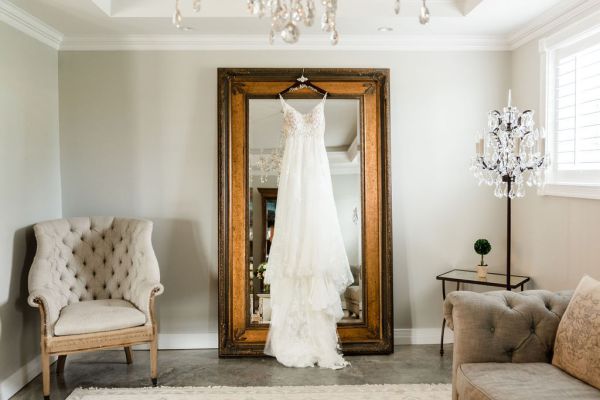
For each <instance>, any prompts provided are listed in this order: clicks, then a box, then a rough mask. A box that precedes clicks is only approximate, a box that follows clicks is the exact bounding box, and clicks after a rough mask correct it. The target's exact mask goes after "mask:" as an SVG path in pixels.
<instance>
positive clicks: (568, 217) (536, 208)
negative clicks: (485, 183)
mask: <svg viewBox="0 0 600 400" xmlns="http://www.w3.org/2000/svg"><path fill="white" fill-rule="evenodd" d="M540 71H541V69H540V52H539V50H538V41H537V40H536V41H532V42H530V43H528V44H526V45H525V46H523V47H520V48H519V49H517V50H515V51H514V52H513V57H512V87H513V99H514V103H515V104H516V105H517V106H519V107H521V108H533V109H536V110H538V111H540V113H541V110H540V107H541V101H540V81H541V76H540V74H541V72H540ZM537 123H538V124H543V121H539V119H538V121H537ZM513 226H514V236H513V246H514V253H513V261H514V264H515V268H516V269H517V271H519V272H522V273H525V274H528V275H531V276H532V277H533V283H534V285H535V287H537V288H542V289H549V290H559V289H574V288H575V286H576V285H577V282H579V280H580V279H581V277H582V276H583V275H584V274H589V275H591V276H593V277H595V278H596V279H600V245H599V243H600V242H599V238H600V201H599V200H585V199H577V198H567V197H553V196H538V195H537V193H536V191H535V190H532V189H530V190H528V193H527V196H526V197H525V198H524V199H518V200H516V201H515V206H514V213H513Z"/></svg>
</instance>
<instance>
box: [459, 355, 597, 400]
mask: <svg viewBox="0 0 600 400" xmlns="http://www.w3.org/2000/svg"><path fill="white" fill-rule="evenodd" d="M456 390H457V393H458V399H459V400H463V399H465V400H467V399H468V400H491V399H501V400H533V399H544V400H564V399H578V400H599V399H600V391H598V390H597V389H595V388H593V387H592V386H589V385H587V384H585V383H583V382H581V381H580V380H578V379H575V378H573V377H572V376H570V375H569V374H567V373H565V372H563V371H561V370H560V369H558V368H556V367H554V366H552V365H551V364H546V363H522V364H518V363H477V364H462V365H460V367H458V370H457V374H456Z"/></svg>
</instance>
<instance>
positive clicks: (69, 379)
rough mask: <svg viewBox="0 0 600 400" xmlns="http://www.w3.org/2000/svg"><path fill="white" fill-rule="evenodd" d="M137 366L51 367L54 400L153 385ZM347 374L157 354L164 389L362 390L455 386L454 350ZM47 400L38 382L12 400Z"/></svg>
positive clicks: (141, 356) (119, 357)
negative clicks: (91, 390) (82, 390)
mask: <svg viewBox="0 0 600 400" xmlns="http://www.w3.org/2000/svg"><path fill="white" fill-rule="evenodd" d="M133 357H134V359H133V364H131V365H127V364H126V363H125V353H124V352H122V351H99V352H95V353H84V354H79V355H73V356H70V357H69V358H67V364H66V367H65V373H64V376H62V377H57V376H56V374H55V373H54V368H55V366H52V378H51V385H52V392H51V399H52V400H62V399H65V398H66V397H67V396H68V395H69V394H70V393H71V392H72V391H73V389H75V388H77V387H91V386H95V387H143V386H149V385H150V374H149V373H150V365H149V357H148V352H147V351H135V352H134V356H133ZM346 359H347V360H348V361H349V362H350V363H351V364H352V366H351V367H349V368H345V369H343V370H338V371H331V370H323V369H319V368H305V369H296V368H286V367H283V366H281V365H280V364H278V363H277V361H275V360H274V359H273V358H234V359H231V358H230V359H219V357H218V356H217V351H216V350H163V351H159V354H158V360H159V361H158V365H159V377H158V383H159V385H165V386H282V385H361V384H384V383H389V384H393V383H450V382H451V381H452V372H451V367H452V345H447V346H446V355H445V356H444V357H440V355H439V347H438V346H436V345H420V346H396V348H395V352H394V354H391V355H387V356H348V357H346ZM28 399H35V400H41V399H42V381H41V376H38V377H37V378H35V379H34V380H33V381H31V382H30V383H29V384H27V386H25V387H24V388H23V389H21V391H19V392H18V393H17V394H16V395H15V396H13V397H12V400H28Z"/></svg>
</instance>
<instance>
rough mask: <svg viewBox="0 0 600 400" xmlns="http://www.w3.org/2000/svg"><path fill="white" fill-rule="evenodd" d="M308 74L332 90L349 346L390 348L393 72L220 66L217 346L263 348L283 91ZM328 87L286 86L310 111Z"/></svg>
mask: <svg viewBox="0 0 600 400" xmlns="http://www.w3.org/2000/svg"><path fill="white" fill-rule="evenodd" d="M301 74H304V75H306V76H307V77H309V78H310V79H311V81H313V82H316V83H318V85H319V86H318V87H319V88H323V89H324V90H326V91H327V100H326V103H325V107H324V110H325V121H326V130H325V147H326V152H327V158H328V161H329V167H330V172H331V183H332V187H333V194H334V199H335V205H336V209H337V214H338V215H337V217H338V221H339V225H340V230H341V232H342V236H343V241H344V247H345V250H346V254H347V256H348V261H349V264H350V269H351V272H352V276H353V278H354V282H353V283H352V284H351V285H350V286H349V287H348V288H347V289H346V290H345V292H344V293H342V294H341V303H342V308H343V312H344V316H343V318H342V320H341V321H340V322H339V324H338V333H339V336H340V340H341V343H342V349H343V351H344V352H345V353H346V354H352V353H362V354H367V353H389V352H391V351H392V350H393V334H392V332H393V329H392V327H393V323H392V273H391V271H392V264H391V262H392V258H391V253H392V250H391V213H390V180H389V179H390V176H389V155H388V146H389V131H388V129H389V122H388V107H389V97H388V80H389V77H388V71H387V70H373V69H343V70H339V69H335V70H332V69H306V70H303V69H220V70H219V121H220V124H219V147H220V149H219V155H220V159H219V160H220V161H219V188H220V193H219V205H220V208H219V251H220V254H219V354H220V355H221V356H238V355H262V348H263V346H264V342H265V339H266V335H267V331H268V328H269V321H270V318H271V299H270V288H269V285H268V284H266V283H265V279H264V277H265V272H266V269H267V268H268V261H269V251H270V246H271V243H272V241H273V238H274V237H275V235H276V234H277V232H276V231H275V219H276V217H277V192H278V184H279V174H280V166H281V154H282V151H283V139H282V134H281V127H282V123H283V113H282V103H281V101H280V99H279V96H278V93H280V92H281V91H282V90H283V89H285V88H286V87H289V86H290V85H291V84H292V83H293V82H294V81H295V80H296V78H298V77H299V76H300V75H301ZM321 99H322V96H320V95H319V94H318V93H315V92H313V91H311V90H309V89H307V88H304V89H300V90H297V91H295V92H293V94H289V95H286V101H287V104H289V105H290V106H292V107H293V108H294V109H296V110H297V111H298V112H300V113H308V112H309V111H310V110H311V109H312V108H313V107H315V105H316V104H318V102H319V101H321Z"/></svg>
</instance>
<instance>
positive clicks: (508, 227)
mask: <svg viewBox="0 0 600 400" xmlns="http://www.w3.org/2000/svg"><path fill="white" fill-rule="evenodd" d="M506 178H507V179H506V181H507V182H506V184H507V185H508V193H510V189H511V186H512V179H511V178H510V177H509V176H506ZM510 206H511V204H510V196H506V290H508V291H510V290H511V287H510V243H511V240H510V236H511V215H510V214H511V210H510Z"/></svg>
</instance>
